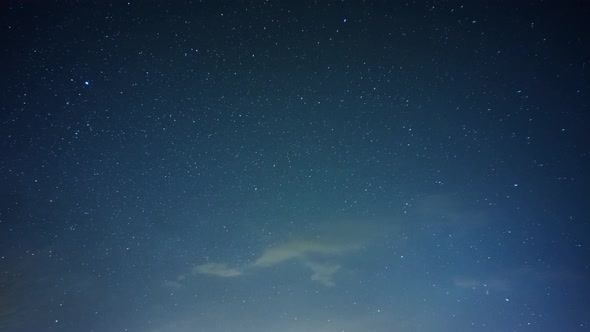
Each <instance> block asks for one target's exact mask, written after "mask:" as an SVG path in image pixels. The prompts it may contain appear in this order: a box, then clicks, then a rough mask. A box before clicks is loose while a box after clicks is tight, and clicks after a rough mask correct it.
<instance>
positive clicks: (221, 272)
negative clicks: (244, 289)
mask: <svg viewBox="0 0 590 332" xmlns="http://www.w3.org/2000/svg"><path fill="white" fill-rule="evenodd" d="M193 273H194V274H208V275H213V276H218V277H224V278H229V277H237V276H239V275H242V271H240V270H238V269H235V268H231V267H228V266H227V264H224V263H207V264H201V265H197V266H195V268H194V269H193Z"/></svg>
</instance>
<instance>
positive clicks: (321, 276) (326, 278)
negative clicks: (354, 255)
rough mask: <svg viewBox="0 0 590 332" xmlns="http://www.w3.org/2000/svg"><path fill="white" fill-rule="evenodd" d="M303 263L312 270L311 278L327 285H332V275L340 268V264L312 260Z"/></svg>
mask: <svg viewBox="0 0 590 332" xmlns="http://www.w3.org/2000/svg"><path fill="white" fill-rule="evenodd" d="M305 265H307V267H309V268H310V269H311V271H312V272H313V274H312V275H311V280H313V281H317V282H319V283H322V284H324V285H325V286H328V287H331V286H334V281H332V275H333V274H334V273H336V271H338V270H339V269H340V265H336V264H318V263H313V262H307V263H306V264H305Z"/></svg>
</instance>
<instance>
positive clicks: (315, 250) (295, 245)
mask: <svg viewBox="0 0 590 332" xmlns="http://www.w3.org/2000/svg"><path fill="white" fill-rule="evenodd" d="M356 248H357V246H355V245H351V244H338V243H328V242H319V241H292V242H287V243H285V244H282V245H279V246H276V247H272V248H269V249H267V250H266V251H265V252H263V253H262V255H261V256H260V257H259V258H258V259H257V260H256V261H255V262H254V264H253V266H259V267H268V266H272V265H275V264H278V263H281V262H284V261H287V260H290V259H294V258H302V257H307V256H309V255H311V254H321V255H322V254H323V255H338V254H342V253H344V252H347V251H350V250H354V249H356Z"/></svg>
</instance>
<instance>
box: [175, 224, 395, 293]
mask: <svg viewBox="0 0 590 332" xmlns="http://www.w3.org/2000/svg"><path fill="white" fill-rule="evenodd" d="M316 226H317V227H318V228H320V227H321V231H318V233H320V234H323V235H324V236H321V237H320V236H317V235H314V236H313V237H310V236H300V237H298V238H295V239H291V240H289V241H286V242H283V243H280V244H277V245H275V246H271V247H269V248H266V249H265V250H263V251H262V252H261V254H260V256H258V258H256V259H255V260H254V261H253V262H252V263H250V264H247V265H245V266H241V267H238V268H236V267H230V266H228V265H227V264H225V263H206V264H201V265H197V266H195V267H194V268H193V271H192V272H193V274H194V275H203V274H204V275H212V276H217V277H224V278H229V277H238V276H241V275H243V274H244V273H245V272H252V273H264V272H262V271H261V270H264V269H265V268H269V267H273V266H275V265H279V264H281V263H283V262H287V261H298V262H299V263H300V264H301V266H302V267H304V268H307V269H309V270H311V276H310V279H311V280H312V281H315V282H318V283H321V284H323V285H324V286H334V281H333V276H334V274H335V273H337V272H338V271H339V270H341V265H339V264H336V263H333V261H336V262H338V260H340V259H342V256H345V255H347V254H350V253H351V252H354V251H357V250H359V249H360V248H362V244H363V243H367V240H368V239H370V238H371V237H372V236H375V235H377V236H378V235H379V234H381V233H386V231H387V230H388V229H389V227H388V226H385V227H378V226H379V225H378V224H374V223H368V222H364V223H362V224H359V223H349V222H341V223H326V224H322V225H316ZM382 226H383V225H382ZM179 284H181V281H179V280H178V281H175V282H169V283H168V285H169V286H170V287H177V286H178V285H179Z"/></svg>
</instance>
